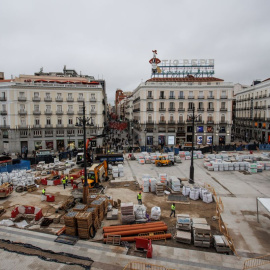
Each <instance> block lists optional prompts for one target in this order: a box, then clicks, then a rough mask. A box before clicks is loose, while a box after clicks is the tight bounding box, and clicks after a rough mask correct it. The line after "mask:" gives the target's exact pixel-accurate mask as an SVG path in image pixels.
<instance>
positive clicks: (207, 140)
mask: <svg viewBox="0 0 270 270" xmlns="http://www.w3.org/2000/svg"><path fill="white" fill-rule="evenodd" d="M212 142H213V137H212V136H207V138H206V144H212Z"/></svg>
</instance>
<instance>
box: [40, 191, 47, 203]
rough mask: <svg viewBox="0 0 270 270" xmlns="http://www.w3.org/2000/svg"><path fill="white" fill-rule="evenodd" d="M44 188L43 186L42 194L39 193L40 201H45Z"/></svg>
mask: <svg viewBox="0 0 270 270" xmlns="http://www.w3.org/2000/svg"><path fill="white" fill-rule="evenodd" d="M45 194H46V189H45V188H43V189H42V195H41V201H42V202H43V201H46V195H45Z"/></svg>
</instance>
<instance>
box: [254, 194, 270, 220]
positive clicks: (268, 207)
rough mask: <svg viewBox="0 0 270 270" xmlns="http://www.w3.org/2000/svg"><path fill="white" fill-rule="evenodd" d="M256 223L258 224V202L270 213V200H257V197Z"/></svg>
mask: <svg viewBox="0 0 270 270" xmlns="http://www.w3.org/2000/svg"><path fill="white" fill-rule="evenodd" d="M256 201H257V221H258V222H259V213H258V212H259V204H258V202H260V203H261V204H262V206H263V207H264V208H265V209H266V210H267V211H268V212H269V213H270V198H259V197H257V200H256Z"/></svg>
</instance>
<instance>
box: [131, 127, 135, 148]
mask: <svg viewBox="0 0 270 270" xmlns="http://www.w3.org/2000/svg"><path fill="white" fill-rule="evenodd" d="M131 136H132V153H133V147H134V145H133V125H132V127H131Z"/></svg>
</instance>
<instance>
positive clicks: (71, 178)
mask: <svg viewBox="0 0 270 270" xmlns="http://www.w3.org/2000/svg"><path fill="white" fill-rule="evenodd" d="M73 181H74V180H73V177H72V176H71V177H70V183H71V186H73Z"/></svg>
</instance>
